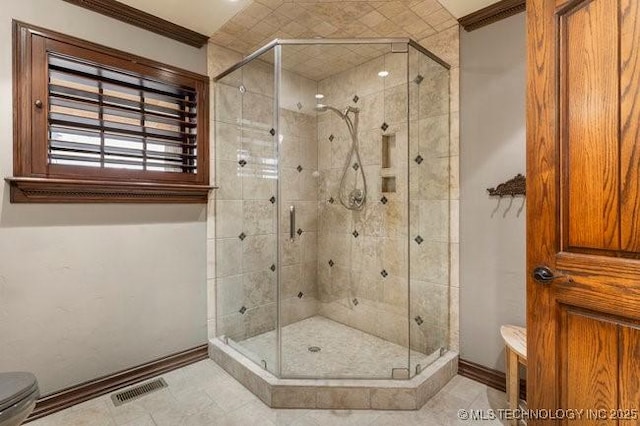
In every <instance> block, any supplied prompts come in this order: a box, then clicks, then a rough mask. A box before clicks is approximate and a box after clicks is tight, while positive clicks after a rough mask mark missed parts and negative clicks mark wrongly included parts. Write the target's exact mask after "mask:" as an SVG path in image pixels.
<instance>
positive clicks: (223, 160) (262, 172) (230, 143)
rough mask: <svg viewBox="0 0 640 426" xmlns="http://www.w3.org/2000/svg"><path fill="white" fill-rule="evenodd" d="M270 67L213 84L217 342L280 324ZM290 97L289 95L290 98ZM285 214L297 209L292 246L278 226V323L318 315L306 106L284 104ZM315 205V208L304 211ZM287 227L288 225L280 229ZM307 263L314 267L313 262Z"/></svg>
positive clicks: (300, 87)
mask: <svg viewBox="0 0 640 426" xmlns="http://www.w3.org/2000/svg"><path fill="white" fill-rule="evenodd" d="M273 81H274V68H273V64H270V63H268V62H264V61H262V60H256V61H253V62H251V63H250V64H248V65H246V66H245V67H243V68H242V69H240V70H237V71H235V72H234V73H232V74H230V75H228V76H227V77H225V78H224V79H222V80H221V81H219V82H218V83H217V85H216V86H217V87H216V93H215V98H216V101H215V103H216V108H217V109H218V114H217V116H216V119H217V121H216V122H215V123H214V126H215V135H216V147H217V148H218V149H217V151H216V153H215V158H216V172H217V182H216V184H217V185H218V186H219V189H218V190H217V194H216V196H217V203H216V204H215V205H214V206H213V207H214V209H215V229H216V231H215V251H216V253H217V259H216V264H215V268H214V269H215V273H214V277H212V278H214V279H215V281H214V285H215V299H216V300H217V301H218V311H217V313H216V320H217V327H218V332H217V334H224V335H226V336H228V337H230V338H232V339H233V340H236V341H237V340H243V339H245V338H248V337H252V336H255V335H258V334H262V333H264V332H267V331H271V330H273V329H274V328H275V326H276V315H277V304H276V288H277V286H276V279H277V273H278V271H277V258H276V250H277V244H278V239H277V232H278V229H277V222H276V215H277V211H278V204H279V202H280V200H278V199H277V198H276V197H277V187H276V184H277V181H276V176H277V167H278V164H277V161H276V158H277V155H276V154H277V153H276V149H275V144H274V141H273V136H272V134H271V132H272V128H273V117H274V110H273V102H274V99H273V93H274V90H273ZM282 84H283V88H284V89H286V88H288V87H290V86H292V87H293V88H295V91H296V93H298V94H301V93H308V94H311V95H310V96H311V97H313V93H314V91H315V83H313V82H311V81H309V80H306V79H303V78H301V77H298V76H295V75H292V74H290V73H283V76H282ZM290 91H291V90H290ZM281 105H282V110H281V149H282V150H283V153H282V154H281V158H282V159H283V160H284V161H283V164H282V173H283V179H282V183H283V187H282V198H283V200H282V203H281V204H282V207H283V211H284V207H285V206H286V207H287V208H288V206H290V205H294V206H295V207H296V208H297V209H298V211H299V218H300V219H299V222H298V223H299V225H300V227H299V228H297V229H296V230H298V229H299V235H298V233H296V240H295V241H294V242H290V241H289V240H288V238H286V237H287V235H286V234H285V232H288V231H289V229H288V221H286V222H284V221H283V222H281V229H280V231H281V233H282V234H281V236H282V237H283V238H282V239H281V241H282V246H281V255H280V259H281V266H282V269H281V271H280V274H281V276H282V282H283V287H282V292H281V295H280V297H281V300H282V311H281V312H282V313H283V316H282V323H283V324H284V325H286V324H288V323H290V322H295V321H298V320H301V319H304V318H307V317H309V316H313V315H315V314H316V312H317V303H316V291H315V289H316V284H315V275H316V273H315V269H316V268H315V259H316V254H315V247H316V232H315V231H316V230H315V222H316V220H315V218H316V215H315V199H316V193H317V178H316V177H315V175H316V174H317V173H316V171H317V170H316V168H317V158H316V156H314V155H310V153H312V152H313V151H315V149H309V150H299V149H298V147H299V146H315V134H316V118H315V114H312V113H311V112H312V106H311V105H310V104H309V106H308V107H307V108H306V109H304V110H303V108H302V107H301V106H299V105H301V103H300V101H299V100H298V101H296V102H294V103H293V104H291V102H286V96H285V97H284V99H283V102H281ZM309 204H311V205H313V207H314V208H313V210H312V209H310V208H309ZM284 224H287V226H286V229H285V226H284ZM311 260H313V261H311Z"/></svg>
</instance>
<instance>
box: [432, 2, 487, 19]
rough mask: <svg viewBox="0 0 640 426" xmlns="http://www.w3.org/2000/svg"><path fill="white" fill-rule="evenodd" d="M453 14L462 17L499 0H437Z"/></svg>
mask: <svg viewBox="0 0 640 426" xmlns="http://www.w3.org/2000/svg"><path fill="white" fill-rule="evenodd" d="M438 1H439V2H440V3H441V4H442V5H443V6H444V7H445V8H446V9H447V10H448V11H449V12H450V13H451V14H452V15H453V16H455V17H456V18H458V19H459V18H462V17H463V16H466V15H468V14H470V13H472V12H475V11H477V10H480V9H482V8H485V7H487V6H489V5H492V4H494V3H498V1H499V0H438Z"/></svg>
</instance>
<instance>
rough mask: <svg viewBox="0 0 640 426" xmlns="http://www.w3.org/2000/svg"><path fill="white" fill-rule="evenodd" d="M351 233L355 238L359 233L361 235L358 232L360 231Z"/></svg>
mask: <svg viewBox="0 0 640 426" xmlns="http://www.w3.org/2000/svg"><path fill="white" fill-rule="evenodd" d="M351 235H353V236H354V237H355V238H358V235H360V234H358V231H353V233H352V234H351Z"/></svg>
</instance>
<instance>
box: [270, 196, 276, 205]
mask: <svg viewBox="0 0 640 426" xmlns="http://www.w3.org/2000/svg"><path fill="white" fill-rule="evenodd" d="M269 201H271V204H275V203H276V197H273V196H272V197H271V198H269Z"/></svg>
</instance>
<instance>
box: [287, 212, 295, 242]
mask: <svg viewBox="0 0 640 426" xmlns="http://www.w3.org/2000/svg"><path fill="white" fill-rule="evenodd" d="M295 235H296V208H295V207H294V206H290V207H289V239H290V240H291V241H293V239H294V238H295Z"/></svg>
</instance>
